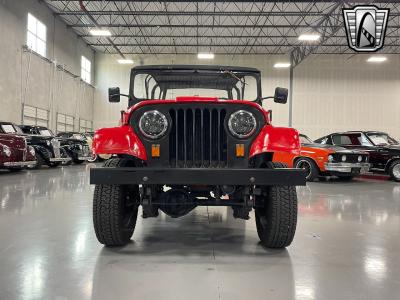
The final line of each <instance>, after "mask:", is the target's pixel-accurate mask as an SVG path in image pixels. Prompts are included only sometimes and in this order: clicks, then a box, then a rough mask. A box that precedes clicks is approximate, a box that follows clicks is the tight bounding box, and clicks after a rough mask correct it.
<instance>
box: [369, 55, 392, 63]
mask: <svg viewBox="0 0 400 300" xmlns="http://www.w3.org/2000/svg"><path fill="white" fill-rule="evenodd" d="M386 59H387V58H386V57H385V56H371V57H370V58H368V59H367V62H384V61H386Z"/></svg>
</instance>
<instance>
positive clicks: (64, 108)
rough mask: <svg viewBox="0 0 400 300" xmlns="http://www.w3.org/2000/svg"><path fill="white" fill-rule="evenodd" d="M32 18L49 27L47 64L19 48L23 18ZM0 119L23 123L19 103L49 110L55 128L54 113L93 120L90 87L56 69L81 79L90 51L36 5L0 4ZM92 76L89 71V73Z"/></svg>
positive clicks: (24, 1)
mask: <svg viewBox="0 0 400 300" xmlns="http://www.w3.org/2000/svg"><path fill="white" fill-rule="evenodd" d="M28 13H31V14H32V15H34V16H35V17H36V18H37V19H39V20H40V21H41V22H42V23H44V25H46V27H47V35H46V38H47V47H46V48H47V49H46V52H47V53H46V57H47V59H48V60H46V59H44V58H42V57H40V56H38V55H36V54H33V53H32V52H30V51H26V50H24V49H23V45H25V44H26V37H27V16H28ZM0 49H1V50H0V70H1V71H0V107H1V109H0V120H3V121H12V122H16V123H21V111H22V104H23V103H25V104H27V105H30V106H34V107H39V108H42V109H45V110H49V111H50V127H51V128H52V129H55V119H56V114H57V112H60V113H63V114H68V115H71V116H73V117H74V118H75V130H78V128H79V124H78V123H79V119H84V120H89V121H91V120H93V101H94V87H93V86H91V85H88V84H86V83H84V82H83V81H81V80H80V78H79V77H74V76H72V75H71V74H68V73H67V72H63V71H61V70H60V69H57V68H56V67H55V66H56V64H54V63H52V61H53V62H54V61H55V62H56V63H57V64H58V65H62V66H63V68H64V69H65V70H67V71H69V72H70V73H72V74H75V75H78V76H79V75H80V72H81V56H82V55H84V56H85V57H87V58H88V59H89V60H91V61H92V69H93V66H94V51H93V50H92V49H91V48H90V47H89V46H87V45H86V44H85V43H84V42H83V40H82V39H80V38H78V36H77V35H76V34H75V33H74V32H73V31H72V29H69V28H67V26H66V25H65V24H64V23H63V22H61V21H60V20H59V19H57V18H56V17H55V16H54V15H53V14H52V12H51V11H50V10H49V8H48V7H47V6H46V5H45V4H43V3H40V1H37V0H18V1H15V0H1V1H0ZM92 73H93V70H92Z"/></svg>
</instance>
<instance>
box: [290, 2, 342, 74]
mask: <svg viewBox="0 0 400 300" xmlns="http://www.w3.org/2000/svg"><path fill="white" fill-rule="evenodd" d="M344 5H345V4H344V1H340V2H338V3H337V4H336V5H335V6H334V7H333V8H332V9H331V11H330V12H329V13H328V14H327V15H326V16H325V17H324V18H323V19H322V20H321V21H319V22H318V23H317V24H315V25H314V26H312V27H311V28H312V29H313V32H318V33H320V34H321V37H320V39H319V40H318V42H317V44H312V45H301V46H298V47H295V48H294V49H293V50H292V52H291V53H290V60H291V67H292V68H295V67H296V66H298V65H299V64H300V63H301V62H302V61H304V59H306V58H307V57H308V56H309V55H310V54H311V53H313V52H314V51H316V50H317V49H318V47H320V46H322V45H324V44H325V42H326V41H327V40H328V39H329V38H331V37H333V36H334V35H335V33H336V32H337V31H338V30H339V29H340V28H343V20H342V18H341V17H340V18H334V17H332V15H333V14H338V13H341V12H342V8H343V7H344Z"/></svg>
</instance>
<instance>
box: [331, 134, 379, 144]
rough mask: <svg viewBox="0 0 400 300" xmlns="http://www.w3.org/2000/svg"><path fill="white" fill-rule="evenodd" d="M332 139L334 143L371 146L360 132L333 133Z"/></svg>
mask: <svg viewBox="0 0 400 300" xmlns="http://www.w3.org/2000/svg"><path fill="white" fill-rule="evenodd" d="M332 141H333V144H334V145H352V146H372V144H371V142H370V141H368V139H367V138H366V136H365V135H364V134H362V133H346V134H335V135H333V136H332Z"/></svg>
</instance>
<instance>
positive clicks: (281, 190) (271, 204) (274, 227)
mask: <svg viewBox="0 0 400 300" xmlns="http://www.w3.org/2000/svg"><path fill="white" fill-rule="evenodd" d="M267 167H268V168H286V167H287V166H286V165H285V164H282V163H272V162H269V163H267ZM255 216H256V227H257V233H258V237H259V238H260V240H261V243H262V244H263V245H264V246H265V247H268V248H284V247H287V246H289V245H290V244H291V243H292V241H293V238H294V235H295V232H296V225H297V194H296V188H295V187H294V186H269V187H263V188H262V194H261V195H260V196H257V198H256V208H255Z"/></svg>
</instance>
